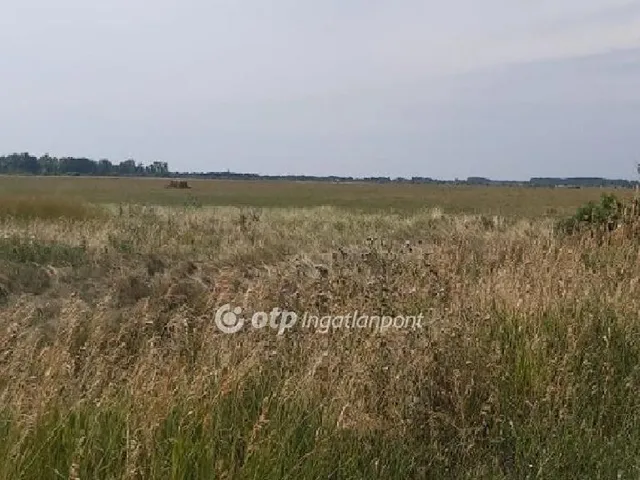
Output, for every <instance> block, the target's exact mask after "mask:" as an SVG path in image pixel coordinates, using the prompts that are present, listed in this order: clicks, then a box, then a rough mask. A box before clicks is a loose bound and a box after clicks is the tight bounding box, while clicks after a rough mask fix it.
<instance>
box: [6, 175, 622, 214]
mask: <svg viewBox="0 0 640 480" xmlns="http://www.w3.org/2000/svg"><path fill="white" fill-rule="evenodd" d="M168 183H169V181H168V180H165V179H154V178H126V177H112V178H91V177H12V176H4V177H3V176H0V199H1V198H3V197H7V196H12V195H18V196H25V195H36V196H47V197H51V196H58V197H63V198H64V199H66V200H82V201H87V202H91V203H101V204H118V203H135V204H147V205H164V206H178V207H182V206H198V205H203V206H238V207H241V206H246V207H283V208H291V207H317V206H334V207H343V208H348V209H352V210H353V209H355V210H359V211H367V212H375V211H393V212H415V211H418V210H421V209H424V208H436V207H437V208H440V209H442V210H443V211H445V212H447V213H472V214H489V215H505V216H514V215H516V216H527V217H532V216H543V215H556V214H568V213H572V212H573V211H574V210H575V209H576V208H577V207H578V206H580V205H582V204H583V203H586V202H587V201H589V200H597V199H598V197H599V196H600V195H601V193H603V192H615V193H616V194H617V195H619V196H620V197H622V198H624V197H627V198H628V197H630V196H631V195H632V191H631V190H609V189H600V188H581V189H566V188H556V189H552V188H519V187H474V186H452V185H420V184H415V185H413V184H393V183H392V184H373V183H347V184H333V183H328V182H292V181H233V180H189V184H190V185H191V187H192V188H191V189H190V190H186V191H185V190H171V189H166V188H165V187H166V186H167V184H168Z"/></svg>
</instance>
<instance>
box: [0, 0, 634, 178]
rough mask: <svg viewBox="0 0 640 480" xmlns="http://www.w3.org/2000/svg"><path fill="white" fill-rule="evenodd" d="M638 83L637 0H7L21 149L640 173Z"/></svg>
mask: <svg viewBox="0 0 640 480" xmlns="http://www.w3.org/2000/svg"><path fill="white" fill-rule="evenodd" d="M637 85H640V2H638V1H615V0H607V1H605V0H539V1H537V2H535V3H534V2H529V3H524V2H513V1H507V0H485V1H483V2H475V1H471V0H452V1H450V2H435V1H418V0H399V1H397V2H388V1H382V0H369V1H365V0H350V1H344V0H341V1H338V0H325V1H323V2H311V1H301V0H279V1H278V0H274V1H273V2H264V1H257V0H246V1H244V2H238V1H237V0H217V1H204V0H183V1H181V2H178V1H177V0H158V1H156V2H143V1H142V0H112V1H111V2H100V3H99V2H87V1H86V0H58V1H56V2H49V1H45V0H20V1H17V0H8V1H4V2H2V3H0V109H1V110H0V111H1V113H2V117H1V118H2V120H1V121H0V145H1V148H0V150H1V151H3V152H5V153H8V152H10V151H13V150H20V151H22V150H24V151H26V150H28V151H31V152H34V153H44V152H50V153H51V154H58V155H65V154H69V155H88V156H93V157H96V158H97V157H102V156H106V157H109V158H112V159H114V160H120V159H122V158H125V157H127V156H133V157H134V158H136V159H139V160H141V161H152V160H156V159H161V160H166V161H168V162H169V163H170V165H171V167H172V168H174V169H185V170H222V169H227V168H230V169H233V170H239V171H259V172H269V173H317V174H329V173H336V174H352V175H369V174H372V175H373V174H385V175H387V174H388V175H426V176H437V177H448V178H451V177H454V176H460V177H465V176H467V175H487V176H492V177H496V178H505V177H517V178H521V177H527V176H530V175H582V174H584V175H592V174H594V175H595V174H599V175H608V176H630V175H631V174H632V173H633V162H634V161H636V160H640V158H636V156H638V157H640V139H638V138H637V137H640V136H639V135H637V133H636V132H637V125H640V94H639V92H638V88H637Z"/></svg>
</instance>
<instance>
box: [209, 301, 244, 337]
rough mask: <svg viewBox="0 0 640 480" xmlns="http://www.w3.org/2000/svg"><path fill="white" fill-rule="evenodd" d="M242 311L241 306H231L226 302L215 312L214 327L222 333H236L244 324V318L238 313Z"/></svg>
mask: <svg viewBox="0 0 640 480" xmlns="http://www.w3.org/2000/svg"><path fill="white" fill-rule="evenodd" d="M241 313H242V308H241V307H235V308H231V305H229V304H228V303H227V304H226V305H223V306H221V307H220V308H219V309H218V311H217V312H216V318H215V322H216V327H218V329H219V330H220V331H221V332H222V333H237V332H239V331H240V330H242V327H243V326H244V318H242V317H240V316H239V315H240V314H241Z"/></svg>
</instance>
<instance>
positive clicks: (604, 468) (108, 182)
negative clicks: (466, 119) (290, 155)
mask: <svg viewBox="0 0 640 480" xmlns="http://www.w3.org/2000/svg"><path fill="white" fill-rule="evenodd" d="M165 183H166V182H165V181H162V180H135V179H120V180H114V179H76V178H73V179H71V178H70V179H66V178H65V179H52V178H46V179H36V178H7V177H5V178H0V332H2V333H1V334H0V479H7V480H9V479H57V478H70V479H94V478H95V479H120V478H123V479H146V478H158V479H165V478H170V479H202V478H207V479H209V478H228V479H231V478H240V479H244V478H246V479H248V478H259V479H262V478H272V479H281V478H292V479H295V478H331V479H344V478H346V479H351V478H354V479H356V478H358V479H368V478H397V479H406V478H434V479H440V478H442V479H449V478H450V479H463V478H468V479H475V478H491V479H493V478H497V479H514V478H523V479H524V478H532V479H533V478H541V479H542V478H544V479H574V478H603V479H610V478H615V479H636V478H638V477H640V396H639V395H638V394H637V392H638V391H640V366H639V365H640V364H639V362H640V322H639V321H638V313H639V312H640V262H639V259H640V242H638V240H637V237H635V236H634V235H629V234H628V232H622V233H624V234H621V232H620V231H615V232H613V233H611V234H606V235H605V236H604V237H603V236H594V235H590V234H584V235H582V234H580V235H573V236H561V235H558V234H557V233H556V232H555V231H554V223H555V217H557V216H558V215H561V214H563V212H570V211H573V209H575V207H577V206H578V205H580V204H581V203H584V202H585V201H587V200H597V199H598V197H599V196H600V193H601V192H602V191H601V190H560V189H558V190H534V189H521V190H519V189H494V188H446V187H427V186H375V185H323V184H292V183H285V184H277V183H273V184H271V183H269V184H267V183H264V184H263V183H242V182H212V181H202V182H198V181H195V182H192V185H193V188H192V189H191V190H189V191H188V192H185V191H172V190H166V189H164V184H165ZM628 194H629V193H628V192H627V195H628ZM194 199H197V200H194ZM143 204H144V205H143ZM498 214H500V215H498ZM552 217H553V218H552ZM225 304H232V305H235V306H240V307H242V308H243V309H244V312H243V313H246V314H247V315H250V314H251V313H253V312H255V311H260V310H264V311H270V310H271V309H272V308H274V307H279V308H282V309H288V310H290V311H294V312H309V313H311V314H313V315H317V316H318V317H321V316H326V315H347V314H349V313H351V312H353V311H354V310H358V311H359V312H361V313H368V314H370V315H380V316H392V317H395V316H397V315H405V316H412V315H419V314H423V315H424V322H423V326H422V327H423V328H415V329H413V328H405V329H396V328H389V329H388V330H386V331H378V330H376V329H371V328H362V329H355V328H352V329H347V328H340V329H338V328H336V329H329V331H328V332H326V333H322V332H321V331H318V330H319V329H313V328H303V326H302V325H301V324H296V325H295V326H293V328H291V329H290V330H288V331H286V332H284V334H283V335H277V334H276V332H275V331H274V330H273V329H272V328H270V327H266V328H264V329H254V328H251V327H250V326H245V328H244V329H243V330H242V331H240V332H237V333H235V334H225V333H222V332H221V331H220V329H219V328H218V327H217V326H216V322H215V313H216V311H217V309H218V308H219V307H221V306H222V305H225Z"/></svg>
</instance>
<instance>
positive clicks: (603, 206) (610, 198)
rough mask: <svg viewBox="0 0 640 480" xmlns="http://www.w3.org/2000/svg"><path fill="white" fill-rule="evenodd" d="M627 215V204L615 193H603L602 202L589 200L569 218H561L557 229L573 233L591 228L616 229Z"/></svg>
mask: <svg viewBox="0 0 640 480" xmlns="http://www.w3.org/2000/svg"><path fill="white" fill-rule="evenodd" d="M625 219H628V218H626V217H625V205H624V204H623V203H622V202H621V201H620V200H618V199H617V198H616V196H615V195H613V194H603V195H602V196H601V197H600V202H599V203H595V202H589V203H587V204H585V205H583V206H581V207H580V208H578V210H577V211H576V213H575V214H574V215H573V216H572V217H569V218H565V219H562V220H560V221H559V222H558V223H557V225H556V230H558V231H560V232H562V233H567V234H573V233H577V232H580V231H584V230H589V229H605V230H608V231H611V230H614V229H615V228H616V227H617V226H618V225H619V224H620V223H621V222H622V221H624V220H625Z"/></svg>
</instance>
